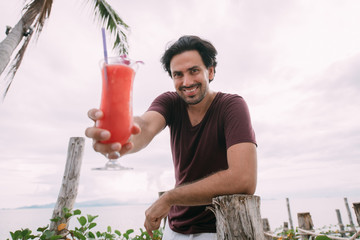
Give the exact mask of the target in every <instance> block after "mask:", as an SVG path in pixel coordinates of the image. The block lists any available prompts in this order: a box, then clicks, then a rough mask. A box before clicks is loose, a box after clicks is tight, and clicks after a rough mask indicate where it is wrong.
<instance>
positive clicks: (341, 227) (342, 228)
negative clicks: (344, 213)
mask: <svg viewBox="0 0 360 240" xmlns="http://www.w3.org/2000/svg"><path fill="white" fill-rule="evenodd" d="M335 211H336V216H337V219H338V223H339V228H340V235H341V237H345V233H344V232H345V228H344V224H343V222H342V219H341V214H340V210H339V209H335Z"/></svg>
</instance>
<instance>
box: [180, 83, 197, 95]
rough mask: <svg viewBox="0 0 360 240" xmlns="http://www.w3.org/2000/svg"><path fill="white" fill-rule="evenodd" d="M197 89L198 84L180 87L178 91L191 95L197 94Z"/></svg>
mask: <svg viewBox="0 0 360 240" xmlns="http://www.w3.org/2000/svg"><path fill="white" fill-rule="evenodd" d="M199 87H200V86H199V84H196V85H192V86H189V87H181V88H180V91H183V92H184V93H185V94H186V95H193V94H195V93H196V92H197V90H198V89H199Z"/></svg>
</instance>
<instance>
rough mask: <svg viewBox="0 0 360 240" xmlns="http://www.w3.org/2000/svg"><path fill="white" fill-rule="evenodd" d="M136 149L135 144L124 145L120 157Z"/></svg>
mask: <svg viewBox="0 0 360 240" xmlns="http://www.w3.org/2000/svg"><path fill="white" fill-rule="evenodd" d="M133 147H134V144H133V143H132V142H127V143H125V144H124V145H122V146H121V151H120V155H124V154H125V153H127V152H128V151H130V150H131V149H132V148H133Z"/></svg>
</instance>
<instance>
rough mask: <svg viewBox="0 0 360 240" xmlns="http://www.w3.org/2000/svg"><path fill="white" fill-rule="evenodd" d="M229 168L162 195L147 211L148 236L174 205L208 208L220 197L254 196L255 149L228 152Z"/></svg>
mask: <svg viewBox="0 0 360 240" xmlns="http://www.w3.org/2000/svg"><path fill="white" fill-rule="evenodd" d="M227 158H228V165H229V168H228V169H226V170H223V171H219V172H217V173H214V174H213V175H210V176H208V177H206V178H203V179H201V180H199V181H197V182H194V183H189V184H186V185H182V186H179V187H177V188H175V189H172V190H170V191H168V192H166V193H165V194H163V195H162V196H161V197H160V198H159V199H158V200H157V201H156V202H155V203H154V204H153V205H152V206H150V208H149V209H148V210H147V211H146V220H145V224H144V225H145V228H146V230H147V232H148V233H149V234H151V232H152V231H153V230H156V229H158V228H159V226H160V222H161V219H162V218H164V217H166V216H167V214H168V212H169V211H170V207H171V206H174V205H182V206H196V205H206V204H210V203H211V202H212V199H213V198H214V197H216V196H220V195H229V194H254V192H255V189H256V182H257V156H256V146H255V144H253V143H239V144H235V145H233V146H231V147H230V148H229V149H228V150H227Z"/></svg>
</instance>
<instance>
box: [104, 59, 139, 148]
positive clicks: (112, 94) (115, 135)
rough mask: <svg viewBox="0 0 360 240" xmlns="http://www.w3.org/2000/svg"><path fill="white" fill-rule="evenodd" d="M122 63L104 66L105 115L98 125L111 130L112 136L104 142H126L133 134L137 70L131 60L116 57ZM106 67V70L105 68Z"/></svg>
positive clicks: (110, 63) (110, 60)
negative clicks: (134, 91) (134, 86)
mask: <svg viewBox="0 0 360 240" xmlns="http://www.w3.org/2000/svg"><path fill="white" fill-rule="evenodd" d="M116 59H117V60H118V61H119V60H120V63H119V62H118V63H112V60H113V59H112V58H109V63H108V64H104V65H103V67H102V69H101V70H102V80H103V81H102V95H101V106H100V109H101V110H102V111H103V113H104V116H103V118H102V119H101V120H100V121H99V122H98V127H99V128H103V129H106V130H109V131H110V133H111V137H110V139H109V140H107V141H104V142H103V143H113V142H119V143H121V144H122V145H123V144H125V143H126V142H127V141H128V140H129V137H130V135H131V128H132V125H133V122H132V121H133V120H132V85H133V80H134V77H135V70H134V69H133V68H131V67H130V66H129V65H128V63H129V61H128V60H126V61H125V59H122V60H124V61H121V59H120V58H116ZM105 67H106V70H105Z"/></svg>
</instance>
